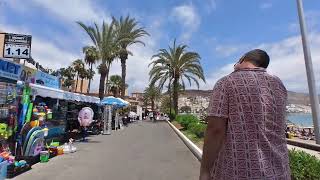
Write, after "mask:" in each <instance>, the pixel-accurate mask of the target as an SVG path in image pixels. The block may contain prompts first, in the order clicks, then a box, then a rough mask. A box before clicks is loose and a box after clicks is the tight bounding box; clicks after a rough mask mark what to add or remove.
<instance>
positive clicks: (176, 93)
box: [173, 77, 179, 115]
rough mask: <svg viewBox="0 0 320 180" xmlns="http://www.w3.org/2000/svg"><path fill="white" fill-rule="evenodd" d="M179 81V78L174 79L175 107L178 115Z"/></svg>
mask: <svg viewBox="0 0 320 180" xmlns="http://www.w3.org/2000/svg"><path fill="white" fill-rule="evenodd" d="M178 82H179V78H177V77H175V78H174V80H173V107H174V111H175V113H176V115H178V113H179V112H178V99H179V94H178V85H179V84H178Z"/></svg>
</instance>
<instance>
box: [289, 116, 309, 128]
mask: <svg viewBox="0 0 320 180" xmlns="http://www.w3.org/2000/svg"><path fill="white" fill-rule="evenodd" d="M287 119H288V120H289V121H291V122H292V123H294V124H296V125H299V126H304V127H306V126H313V122H312V114H305V113H289V114H287Z"/></svg>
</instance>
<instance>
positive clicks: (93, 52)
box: [82, 46, 99, 93]
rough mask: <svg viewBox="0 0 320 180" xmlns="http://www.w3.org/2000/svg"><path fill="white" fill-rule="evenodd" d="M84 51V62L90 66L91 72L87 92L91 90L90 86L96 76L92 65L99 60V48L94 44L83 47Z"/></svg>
mask: <svg viewBox="0 0 320 180" xmlns="http://www.w3.org/2000/svg"><path fill="white" fill-rule="evenodd" d="M82 51H83V53H84V54H85V57H84V62H85V63H86V64H88V65H89V66H90V72H89V73H90V74H89V77H88V79H89V84H88V89H87V93H89V92H90V86H91V80H92V79H93V76H94V74H95V73H94V71H93V70H92V65H93V64H95V63H96V62H97V61H98V60H99V54H98V51H97V49H96V48H95V47H94V46H85V47H83V49H82Z"/></svg>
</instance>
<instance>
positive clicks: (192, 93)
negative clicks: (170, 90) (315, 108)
mask: <svg viewBox="0 0 320 180" xmlns="http://www.w3.org/2000/svg"><path fill="white" fill-rule="evenodd" d="M211 94H212V90H194V89H191V90H185V91H183V92H182V93H181V95H180V96H181V97H196V96H202V97H210V96H211ZM319 99H320V96H319ZM288 104H301V105H309V104H310V98H309V95H308V94H306V93H297V92H292V91H288Z"/></svg>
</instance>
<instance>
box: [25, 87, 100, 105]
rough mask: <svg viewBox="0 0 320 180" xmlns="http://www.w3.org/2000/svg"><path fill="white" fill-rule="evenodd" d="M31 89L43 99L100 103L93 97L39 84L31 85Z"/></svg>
mask: <svg viewBox="0 0 320 180" xmlns="http://www.w3.org/2000/svg"><path fill="white" fill-rule="evenodd" d="M30 87H31V89H32V90H33V95H35V96H41V97H50V98H54V99H63V100H69V101H78V102H88V103H96V104H99V103H100V99H99V98H97V97H93V96H86V95H83V94H78V93H72V92H68V91H63V90H61V89H54V88H50V87H45V86H41V85H37V84H30Z"/></svg>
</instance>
